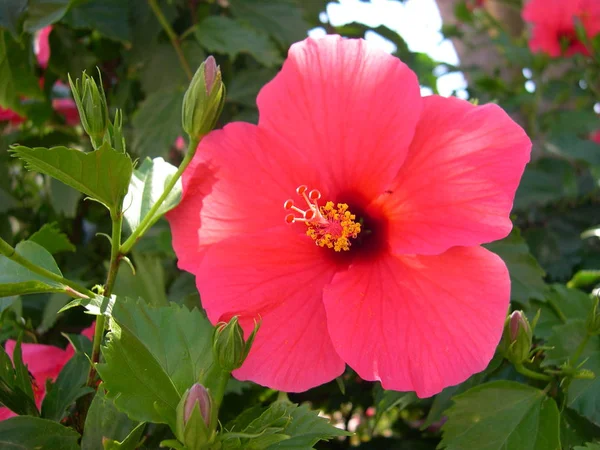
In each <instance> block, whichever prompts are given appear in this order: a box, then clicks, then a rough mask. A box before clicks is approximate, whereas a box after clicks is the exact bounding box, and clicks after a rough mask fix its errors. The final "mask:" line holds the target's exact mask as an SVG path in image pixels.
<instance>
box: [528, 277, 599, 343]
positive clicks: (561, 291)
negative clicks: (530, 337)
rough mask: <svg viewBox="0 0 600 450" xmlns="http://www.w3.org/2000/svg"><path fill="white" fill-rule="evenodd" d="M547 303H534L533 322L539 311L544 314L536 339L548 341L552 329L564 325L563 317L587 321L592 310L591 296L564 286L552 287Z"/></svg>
mask: <svg viewBox="0 0 600 450" xmlns="http://www.w3.org/2000/svg"><path fill="white" fill-rule="evenodd" d="M546 299H547V301H546V302H545V303H541V302H537V301H532V302H531V303H530V308H529V311H528V316H529V318H530V319H532V320H533V317H534V316H535V315H536V314H537V311H538V309H540V310H541V311H542V312H541V314H540V318H539V320H538V323H537V325H536V327H535V330H534V334H535V336H536V337H539V338H542V339H547V338H548V337H549V336H550V335H551V334H552V333H553V330H552V328H553V327H554V326H556V325H562V324H563V323H564V322H563V317H564V318H565V319H566V320H569V319H585V318H586V317H587V315H588V313H589V312H590V309H591V308H592V300H591V299H590V297H589V295H588V294H586V293H585V292H582V291H580V290H578V289H570V288H568V287H566V286H564V285H562V284H553V285H551V286H550V289H549V291H548V294H547V296H546Z"/></svg>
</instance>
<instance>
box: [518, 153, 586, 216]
mask: <svg viewBox="0 0 600 450" xmlns="http://www.w3.org/2000/svg"><path fill="white" fill-rule="evenodd" d="M577 193H578V188H577V178H576V175H575V169H574V168H573V166H572V165H571V164H569V163H568V162H567V161H563V160H560V159H552V158H544V159H540V160H538V161H536V162H535V163H532V164H530V165H529V166H528V167H527V170H526V171H525V173H524V175H523V178H522V180H521V184H520V185H519V189H518V190H517V195H516V197H515V209H526V208H529V207H532V206H535V205H545V204H547V203H550V202H555V201H558V200H560V199H563V198H574V197H576V196H577Z"/></svg>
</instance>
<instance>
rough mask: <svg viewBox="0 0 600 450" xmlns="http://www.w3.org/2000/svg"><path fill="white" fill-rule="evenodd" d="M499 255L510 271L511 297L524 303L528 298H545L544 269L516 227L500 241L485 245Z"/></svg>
mask: <svg viewBox="0 0 600 450" xmlns="http://www.w3.org/2000/svg"><path fill="white" fill-rule="evenodd" d="M485 247H486V248H487V249H488V250H490V251H492V252H494V253H496V254H497V255H498V256H500V257H501V258H502V259H503V260H504V262H505V263H506V266H507V267H508V271H509V272H510V280H511V295H510V297H511V299H512V300H516V301H518V302H519V303H522V304H526V303H527V302H528V301H529V299H532V298H533V299H537V300H540V301H544V300H545V295H546V292H547V286H546V283H545V282H544V275H545V274H544V271H543V270H542V268H541V267H540V265H539V264H538V263H537V261H536V260H535V258H534V257H533V256H532V255H531V253H529V247H527V243H526V242H525V240H524V239H523V238H522V237H521V233H520V231H519V229H518V228H514V229H513V231H512V232H511V233H510V235H508V236H507V237H506V238H504V239H502V240H501V241H496V242H492V243H491V244H487V245H486V246H485Z"/></svg>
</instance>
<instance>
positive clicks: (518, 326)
mask: <svg viewBox="0 0 600 450" xmlns="http://www.w3.org/2000/svg"><path fill="white" fill-rule="evenodd" d="M532 339H533V332H532V331H531V327H530V325H529V321H528V320H527V317H525V314H523V312H522V311H514V312H513V313H512V314H510V315H509V316H508V317H507V318H506V321H505V322H504V333H503V334H502V341H501V342H500V351H502V352H503V354H504V357H505V358H506V359H508V360H509V361H510V362H512V363H513V364H521V363H522V362H523V361H526V360H527V359H529V352H530V350H531V341H532Z"/></svg>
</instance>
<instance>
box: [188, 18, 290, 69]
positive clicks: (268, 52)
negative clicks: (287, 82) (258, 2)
mask: <svg viewBox="0 0 600 450" xmlns="http://www.w3.org/2000/svg"><path fill="white" fill-rule="evenodd" d="M196 38H197V39H198V41H199V42H200V44H201V45H202V46H203V47H204V48H206V49H207V50H208V51H210V52H216V53H223V54H225V55H229V56H230V57H231V59H235V57H236V56H237V55H239V54H240V53H246V54H249V55H252V56H253V57H254V58H255V59H256V60H257V61H258V62H260V63H261V64H263V65H264V66H267V67H274V66H276V65H278V64H279V63H280V62H281V56H280V55H279V52H278V51H277V48H276V47H275V45H274V44H273V42H271V41H270V40H269V38H268V37H267V35H266V34H263V33H261V32H259V31H257V30H253V29H251V28H247V27H245V26H243V25H242V24H241V23H239V22H237V21H236V20H233V19H230V18H228V17H225V16H209V17H207V18H206V19H204V20H203V21H202V22H201V23H200V25H199V27H198V29H197V31H196Z"/></svg>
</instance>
